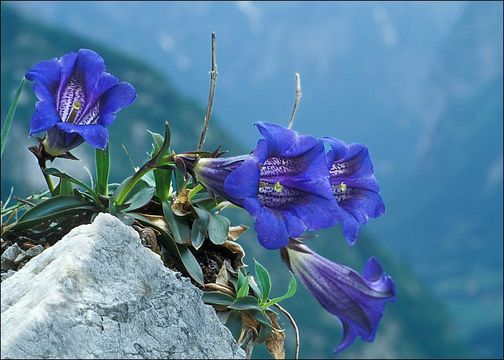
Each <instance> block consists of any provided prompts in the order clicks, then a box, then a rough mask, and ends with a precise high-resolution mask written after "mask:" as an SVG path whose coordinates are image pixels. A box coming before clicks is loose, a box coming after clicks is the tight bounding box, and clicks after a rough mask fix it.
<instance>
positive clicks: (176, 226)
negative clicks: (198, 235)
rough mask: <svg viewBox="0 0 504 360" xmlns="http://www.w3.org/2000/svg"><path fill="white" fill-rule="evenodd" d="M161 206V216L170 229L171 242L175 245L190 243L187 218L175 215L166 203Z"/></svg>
mask: <svg viewBox="0 0 504 360" xmlns="http://www.w3.org/2000/svg"><path fill="white" fill-rule="evenodd" d="M162 206H163V214H164V217H165V220H166V223H167V224H168V227H169V228H170V231H171V234H172V236H173V240H175V242H176V243H177V244H181V245H188V244H189V243H190V241H191V233H190V230H189V223H188V221H187V218H185V217H181V216H177V215H175V214H174V213H173V210H172V209H171V206H170V203H169V202H168V201H163V203H162Z"/></svg>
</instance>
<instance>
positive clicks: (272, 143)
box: [193, 123, 344, 249]
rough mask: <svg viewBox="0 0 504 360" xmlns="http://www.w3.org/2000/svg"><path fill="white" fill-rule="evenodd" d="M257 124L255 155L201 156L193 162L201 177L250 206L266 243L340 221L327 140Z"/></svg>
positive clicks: (261, 239)
mask: <svg viewBox="0 0 504 360" xmlns="http://www.w3.org/2000/svg"><path fill="white" fill-rule="evenodd" d="M256 126H257V128H258V129H259V132H260V133H261V135H262V136H263V137H264V139H260V140H259V141H258V142H257V146H256V148H255V150H254V152H253V153H252V155H248V156H243V157H235V158H227V159H226V158H224V159H200V160H199V161H198V162H197V163H196V164H195V165H194V167H193V172H194V174H195V176H196V178H197V179H198V180H199V181H200V182H201V183H202V184H203V185H205V186H206V187H207V188H208V189H209V190H211V191H214V192H216V193H218V194H219V195H221V196H223V197H225V198H226V199H228V200H230V201H232V202H234V203H235V204H237V205H239V206H242V207H243V208H245V209H246V210H247V211H248V212H249V213H250V214H251V215H252V217H253V218H254V220H255V229H256V232H257V237H258V240H259V242H260V243H261V245H262V246H264V247H265V248H267V249H278V248H281V247H283V246H286V245H287V244H288V243H289V237H296V236H299V235H301V234H302V233H303V232H304V231H305V230H317V229H321V228H325V227H329V226H332V225H334V224H336V223H338V222H340V221H341V220H342V219H343V215H344V214H343V210H342V209H341V208H340V207H339V206H338V204H337V203H336V201H335V199H334V196H333V193H332V188H331V185H330V183H329V171H328V169H327V164H326V161H325V152H324V145H323V143H322V141H320V140H317V139H315V138H314V137H311V136H306V135H299V134H297V133H296V132H295V131H293V130H290V129H287V128H285V127H282V126H279V125H274V124H268V123H257V124H256Z"/></svg>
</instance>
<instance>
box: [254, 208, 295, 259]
mask: <svg viewBox="0 0 504 360" xmlns="http://www.w3.org/2000/svg"><path fill="white" fill-rule="evenodd" d="M255 230H256V233H257V239H258V240H259V243H260V244H261V245H262V246H263V247H265V248H266V249H269V250H275V249H279V248H281V247H284V246H286V245H287V244H288V243H289V236H288V235H287V227H286V225H285V222H284V219H283V217H282V215H281V214H278V213H277V212H275V211H272V210H270V209H268V208H264V207H263V208H261V210H260V213H259V215H258V216H257V218H256V221H255Z"/></svg>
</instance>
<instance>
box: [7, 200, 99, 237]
mask: <svg viewBox="0 0 504 360" xmlns="http://www.w3.org/2000/svg"><path fill="white" fill-rule="evenodd" d="M82 210H96V207H95V206H93V204H92V203H90V202H87V201H85V200H84V199H79V198H77V197H76V196H55V197H52V198H50V199H47V200H45V201H43V202H41V203H39V204H37V205H35V206H34V207H32V208H31V209H29V210H27V211H26V212H25V213H24V214H23V215H22V216H21V217H20V218H19V220H18V222H17V223H16V224H15V225H14V226H13V227H12V230H21V229H25V228H27V227H30V226H33V225H34V224H37V223H40V222H42V221H45V220H49V219H53V218H57V217H60V216H62V215H65V214H71V213H74V212H79V211H82Z"/></svg>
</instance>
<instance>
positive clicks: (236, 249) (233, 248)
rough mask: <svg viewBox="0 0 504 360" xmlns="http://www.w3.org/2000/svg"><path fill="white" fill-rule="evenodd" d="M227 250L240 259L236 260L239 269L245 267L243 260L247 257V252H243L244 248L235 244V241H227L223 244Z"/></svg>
mask: <svg viewBox="0 0 504 360" xmlns="http://www.w3.org/2000/svg"><path fill="white" fill-rule="evenodd" d="M222 246H224V247H225V248H226V249H228V250H229V251H231V252H232V253H233V254H238V259H237V260H236V264H233V265H236V266H237V267H238V268H240V267H243V266H244V264H243V258H244V257H245V251H243V248H242V247H241V246H240V245H239V244H238V243H235V242H234V241H229V240H226V241H225V242H224V244H222Z"/></svg>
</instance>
